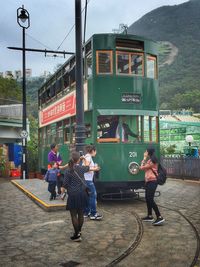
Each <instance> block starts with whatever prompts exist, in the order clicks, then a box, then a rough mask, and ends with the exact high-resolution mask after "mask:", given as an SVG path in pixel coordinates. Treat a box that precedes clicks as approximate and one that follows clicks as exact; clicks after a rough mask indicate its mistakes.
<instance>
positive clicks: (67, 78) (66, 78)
mask: <svg viewBox="0 0 200 267" xmlns="http://www.w3.org/2000/svg"><path fill="white" fill-rule="evenodd" d="M63 80H64V89H66V88H68V87H69V73H68V72H67V73H65V75H64V76H63Z"/></svg>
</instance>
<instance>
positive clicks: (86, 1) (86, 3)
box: [83, 0, 88, 44]
mask: <svg viewBox="0 0 200 267" xmlns="http://www.w3.org/2000/svg"><path fill="white" fill-rule="evenodd" d="M87 5H88V0H85V19H84V34H83V44H84V43H85V35H86V26H87V25H86V21H87Z"/></svg>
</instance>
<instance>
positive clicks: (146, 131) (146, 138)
mask: <svg viewBox="0 0 200 267" xmlns="http://www.w3.org/2000/svg"><path fill="white" fill-rule="evenodd" d="M149 137H150V135H149V117H148V116H144V142H149V141H150V138H149Z"/></svg>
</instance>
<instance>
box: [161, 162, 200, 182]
mask: <svg viewBox="0 0 200 267" xmlns="http://www.w3.org/2000/svg"><path fill="white" fill-rule="evenodd" d="M161 163H162V164H163V166H164V167H165V168H166V169H167V175H168V177H176V178H182V179H184V178H191V179H192V178H194V179H198V178H199V179H200V158H189V157H188V158H174V157H171V158H170V157H163V158H161Z"/></svg>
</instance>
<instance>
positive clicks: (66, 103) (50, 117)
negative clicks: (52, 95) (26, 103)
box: [40, 93, 76, 126]
mask: <svg viewBox="0 0 200 267" xmlns="http://www.w3.org/2000/svg"><path fill="white" fill-rule="evenodd" d="M75 113H76V97H75V93H72V94H71V95H68V96H66V97H64V98H63V99H61V100H60V101H57V102H56V103H54V104H52V105H51V106H50V107H48V108H46V109H44V110H42V111H40V126H44V125H46V124H48V123H50V122H55V121H58V120H60V119H62V117H69V116H73V115H75Z"/></svg>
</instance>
